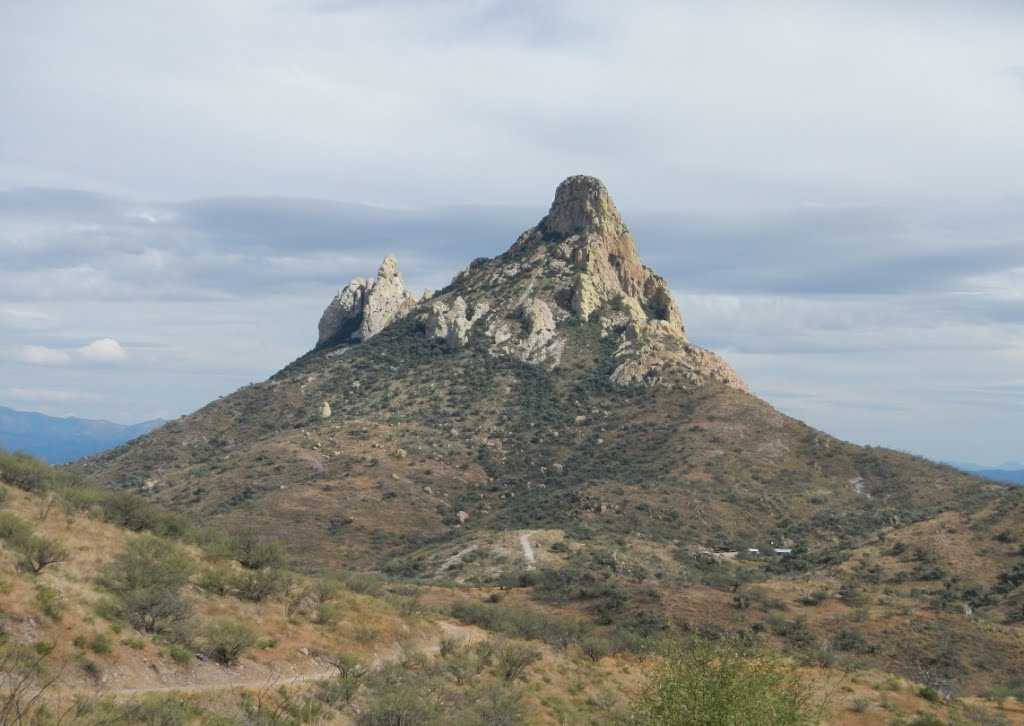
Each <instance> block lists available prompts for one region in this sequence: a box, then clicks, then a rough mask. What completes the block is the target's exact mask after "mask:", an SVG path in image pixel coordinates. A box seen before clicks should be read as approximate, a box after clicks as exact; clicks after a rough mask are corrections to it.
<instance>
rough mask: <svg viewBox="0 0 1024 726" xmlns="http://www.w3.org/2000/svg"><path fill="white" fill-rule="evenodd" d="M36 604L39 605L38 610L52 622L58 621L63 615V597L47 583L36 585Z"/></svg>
mask: <svg viewBox="0 0 1024 726" xmlns="http://www.w3.org/2000/svg"><path fill="white" fill-rule="evenodd" d="M35 601H36V605H38V606H39V610H40V611H41V612H42V613H43V615H45V616H46V617H48V618H49V619H50V620H53V621H54V622H58V621H60V619H61V618H63V617H64V609H65V607H66V606H65V605H64V599H63V598H62V597H61V596H60V592H58V591H57V590H55V589H54V588H52V587H48V586H47V585H36V597H35Z"/></svg>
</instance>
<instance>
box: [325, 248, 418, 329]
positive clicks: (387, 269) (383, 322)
mask: <svg viewBox="0 0 1024 726" xmlns="http://www.w3.org/2000/svg"><path fill="white" fill-rule="evenodd" d="M414 307H416V298H415V296H414V295H412V293H410V292H408V291H407V290H406V289H405V282H404V281H403V280H402V275H401V273H400V272H399V271H398V260H396V259H395V256H394V255H388V256H387V257H385V258H384V262H383V263H382V264H381V266H380V269H379V270H378V271H377V279H375V280H364V279H363V278H361V277H357V278H356V279H355V280H353V281H352V282H350V283H349V284H348V285H346V286H345V288H344V289H343V290H341V291H340V292H339V293H338V294H337V295H336V296H335V298H334V300H332V301H331V304H330V305H328V306H327V309H326V310H324V314H323V316H322V317H321V318H320V325H319V326H318V329H319V333H320V337H319V339H318V340H317V345H323V344H324V343H326V342H328V341H332V340H333V341H334V342H358V341H361V340H367V339H369V338H372V337H373V336H374V335H376V334H377V333H379V332H380V331H382V330H383V329H384V328H386V327H387V326H388V325H389V324H390V323H391V322H392V321H393V320H396V319H398V318H400V317H402V316H404V315H406V314H408V313H409V311H411V310H412V309H413V308H414Z"/></svg>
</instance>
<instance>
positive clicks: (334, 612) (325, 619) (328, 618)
mask: <svg viewBox="0 0 1024 726" xmlns="http://www.w3.org/2000/svg"><path fill="white" fill-rule="evenodd" d="M341 615H342V611H341V607H339V606H338V605H337V604H336V603H332V602H322V603H319V604H318V605H317V606H316V621H317V622H318V623H320V625H334V624H335V623H337V622H338V621H339V620H341Z"/></svg>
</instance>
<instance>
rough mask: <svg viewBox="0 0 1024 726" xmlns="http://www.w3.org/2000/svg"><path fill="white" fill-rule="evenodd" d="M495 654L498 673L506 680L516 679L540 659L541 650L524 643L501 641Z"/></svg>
mask: <svg viewBox="0 0 1024 726" xmlns="http://www.w3.org/2000/svg"><path fill="white" fill-rule="evenodd" d="M494 654H495V657H496V658H497V669H498V675H500V676H501V677H502V678H503V679H504V680H506V681H514V680H515V679H516V678H518V677H519V676H521V675H522V674H523V671H525V670H526V668H527V667H528V666H529V665H530V664H531V663H533V662H534V661H536V660H540V652H538V651H537V650H536V649H534V648H531V647H530V646H528V645H524V644H522V643H514V642H504V643H500V644H499V645H498V646H497V647H496V648H495V649H494Z"/></svg>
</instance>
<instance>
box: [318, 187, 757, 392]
mask: <svg viewBox="0 0 1024 726" xmlns="http://www.w3.org/2000/svg"><path fill="white" fill-rule="evenodd" d="M413 311H414V312H413ZM410 312H413V314H414V315H415V316H416V318H417V320H418V321H419V323H420V325H421V328H422V330H423V331H424V333H425V334H426V335H428V336H430V337H432V338H435V339H438V340H442V341H444V343H445V345H447V346H448V347H450V348H453V349H454V348H459V347H461V346H464V345H466V344H467V343H468V342H469V340H470V336H471V335H477V334H479V335H483V336H485V339H486V340H487V341H488V344H489V348H490V350H491V352H492V353H493V354H495V355H511V356H514V357H516V358H519V359H521V360H523V361H526V362H529V363H536V364H544V365H550V366H558V365H560V364H561V362H562V359H563V355H564V353H565V348H566V345H567V342H568V336H567V334H566V331H565V329H564V327H563V326H564V324H566V323H568V322H570V321H571V320H572V319H574V318H575V319H581V320H585V321H590V322H592V323H593V322H596V323H597V324H598V329H599V331H600V333H599V334H600V335H601V337H602V338H611V339H612V340H613V341H614V342H615V344H616V345H615V353H614V355H615V362H616V363H617V365H616V367H615V370H614V372H613V373H612V379H613V380H614V381H616V382H617V383H622V384H630V383H638V384H643V385H669V386H671V385H682V386H687V387H693V386H699V385H702V384H704V383H706V382H708V381H711V380H715V381H720V382H722V383H725V384H727V385H730V386H734V387H736V388H740V389H743V390H746V385H745V384H744V383H743V381H742V380H741V379H740V378H739V376H737V375H736V373H735V372H734V371H733V370H732V369H731V368H730V367H729V366H728V364H726V363H725V361H723V360H722V359H721V358H719V357H718V356H717V355H715V354H714V353H711V352H709V351H706V350H704V349H702V348H698V347H697V346H695V345H692V344H691V343H690V342H689V341H687V339H686V335H685V332H684V328H683V320H682V316H681V315H680V313H679V308H678V306H677V305H676V302H675V300H674V299H673V297H672V294H671V292H670V291H669V289H668V286H667V284H666V283H665V280H664V279H663V278H662V277H660V276H659V275H657V274H655V272H654V271H653V270H650V269H649V268H647V267H645V266H644V265H643V262H642V261H641V260H640V256H639V255H638V254H637V251H636V247H635V246H634V244H633V237H632V235H631V234H630V233H629V230H628V229H627V228H626V226H625V224H623V222H622V218H621V217H620V215H619V211H618V209H616V207H615V204H614V202H613V201H612V199H611V197H610V196H609V194H608V191H607V189H605V187H604V185H603V184H602V183H601V182H600V181H599V180H597V179H595V178H593V177H588V176H573V177H570V178H568V179H566V180H565V181H564V182H562V183H561V184H560V185H559V186H558V189H557V191H556V192H555V199H554V202H552V204H551V209H550V210H549V212H548V214H547V216H545V217H544V219H542V220H541V221H540V223H539V224H538V225H537V226H536V227H533V228H532V229H529V230H527V231H526V232H524V233H523V234H522V235H520V237H519V239H518V240H517V241H516V243H515V244H514V245H512V247H511V248H510V249H509V250H508V252H506V253H505V254H503V255H501V256H499V257H496V258H494V259H486V258H481V259H478V260H475V261H474V262H473V263H471V264H470V266H469V267H468V268H467V269H465V270H463V271H462V272H460V273H459V274H458V275H456V276H455V279H454V280H453V281H452V284H451V285H450V286H449V287H448V288H447V289H446V290H444V291H443V292H442V293H440V294H438V295H437V296H434V297H428V296H426V295H425V296H424V299H423V300H422V301H421V302H420V303H419V304H417V303H416V302H415V300H414V298H413V296H412V295H410V294H409V293H407V292H406V291H405V288H404V285H403V284H402V280H401V276H400V275H399V274H398V271H397V267H396V264H395V262H394V257H392V256H389V257H388V259H386V260H385V261H384V264H383V265H382V266H381V271H380V273H379V274H378V278H377V280H376V281H370V282H367V281H364V280H354V281H353V282H352V283H350V284H349V286H348V287H346V288H345V289H344V290H342V291H341V292H340V293H339V294H338V296H337V297H336V298H335V299H334V301H333V302H332V303H331V305H330V306H328V308H327V310H326V311H325V312H324V316H323V318H322V319H321V321H320V343H321V344H324V343H325V342H328V341H330V342H333V343H337V342H351V341H358V340H365V339H367V338H369V337H370V336H371V335H373V334H374V333H376V332H379V331H380V330H381V329H383V327H384V326H386V325H387V324H388V323H390V322H391V321H392V320H395V319H397V318H398V317H401V316H403V315H406V314H409V313H410ZM347 331H351V332H350V333H349V332H347Z"/></svg>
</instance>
